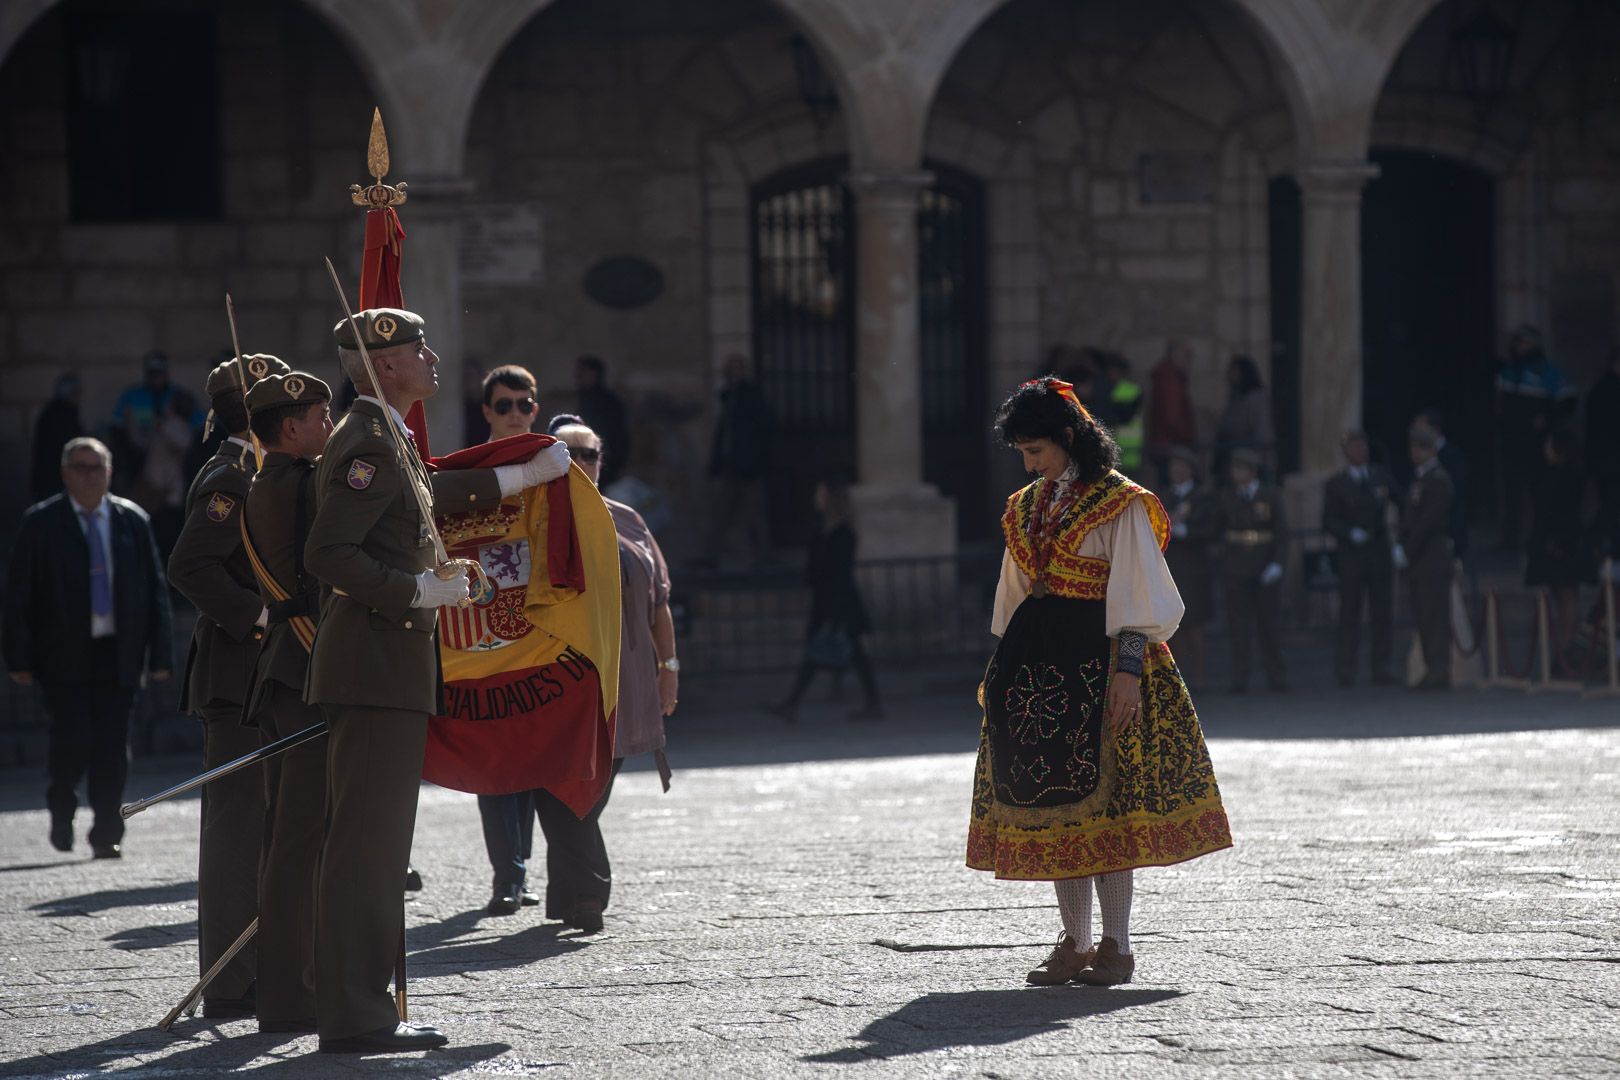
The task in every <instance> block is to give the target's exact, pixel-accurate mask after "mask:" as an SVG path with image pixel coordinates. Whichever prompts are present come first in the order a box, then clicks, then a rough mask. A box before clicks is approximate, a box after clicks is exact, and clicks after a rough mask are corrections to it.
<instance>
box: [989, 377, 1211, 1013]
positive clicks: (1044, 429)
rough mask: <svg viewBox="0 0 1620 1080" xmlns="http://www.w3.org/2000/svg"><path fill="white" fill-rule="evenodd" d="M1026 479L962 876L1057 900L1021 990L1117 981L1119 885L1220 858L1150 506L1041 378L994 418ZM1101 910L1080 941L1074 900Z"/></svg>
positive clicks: (1128, 890)
mask: <svg viewBox="0 0 1620 1080" xmlns="http://www.w3.org/2000/svg"><path fill="white" fill-rule="evenodd" d="M996 424H997V427H998V428H999V430H1000V433H1001V436H1002V438H1003V439H1005V440H1006V442H1007V443H1008V445H1010V446H1013V447H1015V448H1016V449H1017V450H1018V451H1019V453H1020V454H1022V455H1023V461H1024V467H1025V469H1026V470H1028V471H1029V472H1031V473H1037V474H1039V478H1038V479H1037V480H1035V482H1034V483H1032V484H1030V485H1028V486H1027V487H1025V488H1023V489H1022V490H1021V491H1019V492H1017V493H1016V494H1014V495H1013V496H1012V497H1011V498H1010V499H1008V500H1007V509H1006V512H1005V513H1004V514H1003V515H1002V519H1001V524H1002V532H1003V534H1004V535H1005V537H1006V541H1007V553H1006V556H1005V558H1004V559H1003V561H1002V572H1001V580H1000V583H999V584H998V586H997V588H996V602H995V613H994V616H993V618H992V622H991V630H992V631H993V632H994V633H995V634H997V635H998V636H1000V638H1001V643H1000V645H999V646H997V648H996V652H995V655H994V656H992V657H991V659H990V664H989V667H988V668H987V669H986V671H985V676H984V683H983V685H982V686H981V688H980V691H979V694H980V700H981V702H982V703H983V706H984V724H983V728H982V733H981V735H980V741H979V760H978V767H977V770H976V773H975V776H974V784H973V806H972V820H971V822H970V824H969V827H968V847H967V863H968V865H969V866H970V867H972V868H973V869H975V870H989V871H992V872H994V873H995V875H996V877H998V878H1006V879H1010V880H1015V881H1051V882H1054V883H1055V884H1056V886H1057V896H1058V909H1059V911H1060V913H1061V915H1062V920H1063V933H1062V934H1061V935H1060V936H1059V938H1058V944H1057V947H1056V948H1055V949H1053V950H1052V954H1051V955H1050V956H1048V957H1047V959H1046V962H1045V963H1043V964H1042V965H1041V966H1040V967H1038V968H1036V969H1035V970H1033V971H1031V972H1030V973H1029V976H1028V981H1029V982H1031V983H1034V984H1037V985H1043V986H1050V985H1057V984H1059V983H1066V982H1069V981H1071V980H1075V981H1079V982H1083V983H1087V984H1090V985H1093V986H1108V985H1112V984H1115V983H1124V982H1129V981H1130V980H1131V975H1132V973H1133V972H1134V970H1135V967H1136V959H1135V957H1134V955H1133V954H1132V952H1131V936H1130V915H1131V895H1132V887H1133V876H1132V875H1133V873H1134V872H1135V870H1136V868H1137V867H1141V866H1169V865H1171V864H1173V863H1179V862H1183V861H1185V860H1187V859H1192V858H1195V857H1197V856H1199V855H1207V854H1208V853H1210V852H1212V851H1220V850H1222V849H1223V848H1227V847H1230V846H1231V845H1232V835H1231V830H1230V828H1229V827H1228V825H1227V820H1226V811H1225V809H1224V808H1223V807H1222V805H1221V796H1220V791H1219V789H1218V788H1217V787H1216V784H1215V772H1214V769H1213V767H1212V766H1211V765H1210V760H1209V751H1208V749H1207V748H1206V747H1205V745H1204V735H1203V731H1202V729H1201V728H1200V727H1199V724H1198V714H1197V713H1196V712H1194V711H1193V704H1192V698H1191V697H1190V696H1189V695H1188V693H1187V684H1186V683H1185V682H1183V681H1182V678H1181V673H1180V672H1179V671H1178V670H1177V669H1176V664H1175V661H1174V660H1173V659H1172V658H1171V656H1170V649H1169V647H1168V646H1166V645H1165V644H1164V642H1165V641H1166V639H1168V638H1169V637H1170V635H1171V634H1173V633H1174V632H1175V629H1176V625H1177V624H1178V623H1179V622H1180V620H1181V616H1182V611H1183V608H1182V602H1181V597H1180V595H1179V594H1178V593H1177V591H1176V585H1175V582H1174V581H1173V580H1172V579H1171V577H1170V571H1169V569H1168V567H1166V565H1165V561H1164V555H1163V549H1164V545H1165V543H1166V541H1167V540H1168V539H1169V534H1170V522H1169V519H1168V517H1167V516H1166V515H1165V512H1164V508H1163V507H1162V506H1160V505H1159V500H1158V499H1157V498H1156V497H1155V496H1154V495H1153V494H1152V493H1151V492H1149V491H1148V490H1147V489H1146V488H1143V487H1141V486H1139V485H1137V484H1135V483H1133V482H1131V481H1130V480H1128V479H1126V478H1125V477H1124V476H1123V475H1121V474H1120V473H1119V472H1117V471H1116V470H1115V468H1114V466H1115V464H1116V463H1117V462H1118V460H1119V450H1118V448H1117V447H1116V446H1115V445H1114V440H1113V439H1112V438H1111V437H1110V436H1109V434H1108V432H1107V430H1106V429H1105V428H1104V427H1103V426H1102V425H1101V424H1099V423H1097V422H1096V421H1095V420H1093V419H1092V417H1091V415H1090V414H1089V413H1088V412H1086V410H1085V408H1084V406H1082V405H1081V404H1080V399H1079V397H1078V396H1076V394H1075V392H1074V388H1073V387H1072V386H1071V385H1070V384H1068V383H1066V382H1063V381H1062V380H1060V379H1056V378H1052V377H1047V378H1042V379H1036V380H1034V381H1032V382H1028V383H1025V384H1024V385H1022V386H1020V387H1019V388H1018V390H1017V391H1015V392H1014V393H1013V395H1012V396H1011V397H1009V398H1008V399H1007V400H1006V401H1005V402H1003V403H1002V406H1001V408H1000V410H999V411H998V413H997V417H996ZM1093 882H1095V883H1096V889H1097V896H1098V900H1099V902H1100V905H1101V907H1102V935H1103V936H1102V940H1101V941H1100V942H1099V943H1097V944H1095V945H1094V944H1093V941H1092V924H1091V890H1092V884H1093Z"/></svg>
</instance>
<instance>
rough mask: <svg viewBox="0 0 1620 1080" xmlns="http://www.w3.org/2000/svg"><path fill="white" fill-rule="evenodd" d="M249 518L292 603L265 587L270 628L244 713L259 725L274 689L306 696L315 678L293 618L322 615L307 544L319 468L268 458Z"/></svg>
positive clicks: (261, 552)
mask: <svg viewBox="0 0 1620 1080" xmlns="http://www.w3.org/2000/svg"><path fill="white" fill-rule="evenodd" d="M245 512H246V514H247V531H248V536H249V538H250V539H251V540H252V541H253V550H254V553H255V554H257V555H258V557H259V562H260V564H261V565H262V566H263V567H264V568H265V569H266V570H267V571H269V573H270V576H271V577H272V578H274V579H275V582H276V584H277V585H278V586H279V587H280V589H281V591H282V592H284V593H286V594H287V596H288V597H289V599H287V600H285V601H278V600H276V598H275V596H274V595H273V594H272V593H271V592H270V590H268V589H266V588H265V587H264V586H263V585H262V584H261V585H260V589H259V593H260V597H261V598H262V599H263V601H264V604H265V606H266V607H267V608H269V609H270V625H269V626H268V627H267V628H266V632H265V636H264V644H263V646H262V647H261V648H260V649H259V660H258V666H257V667H256V668H255V669H254V672H253V684H252V686H253V689H252V691H251V693H250V700H249V701H248V703H247V708H246V709H245V710H244V718H245V719H246V720H247V721H248V722H249V723H255V722H256V721H255V719H254V717H255V715H256V714H257V712H258V710H259V703H260V701H261V700H262V699H263V698H264V697H265V695H266V693H267V692H268V688H269V684H270V683H280V684H281V685H283V686H285V687H288V688H290V689H291V690H292V691H293V692H294V693H297V694H299V695H302V694H303V692H304V681H305V678H306V676H307V675H308V673H309V653H308V652H307V651H306V650H305V649H304V644H303V642H301V641H299V640H298V635H297V634H295V633H294V632H293V628H292V624H291V623H290V622H289V621H288V616H289V615H291V614H294V613H296V614H302V615H305V616H307V617H308V618H309V620H310V621H311V622H314V621H315V619H316V618H317V616H319V614H320V610H319V602H320V593H319V589H318V588H317V586H316V583H315V579H314V578H313V577H311V576H310V574H309V571H308V570H307V569H306V568H305V566H304V541H305V540H306V539H307V538H308V536H309V528H310V524H311V522H313V521H314V518H315V463H314V462H313V461H309V460H307V459H305V458H300V457H294V456H293V455H291V454H282V453H275V452H272V453H268V454H266V455H265V456H264V467H263V468H262V469H260V470H259V474H258V475H257V476H255V477H254V478H253V487H252V490H250V491H249V492H248V497H247V509H246V511H245Z"/></svg>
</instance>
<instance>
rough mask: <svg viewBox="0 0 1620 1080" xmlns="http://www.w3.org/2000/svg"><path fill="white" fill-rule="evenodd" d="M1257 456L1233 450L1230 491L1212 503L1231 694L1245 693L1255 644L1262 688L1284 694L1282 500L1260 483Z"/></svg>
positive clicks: (1285, 536) (1241, 448)
mask: <svg viewBox="0 0 1620 1080" xmlns="http://www.w3.org/2000/svg"><path fill="white" fill-rule="evenodd" d="M1260 462H1261V458H1260V452H1259V451H1258V450H1255V449H1253V448H1252V447H1248V446H1239V447H1235V448H1234V449H1233V450H1232V465H1231V479H1232V486H1231V487H1230V488H1227V489H1226V490H1225V491H1222V492H1221V493H1220V497H1219V499H1218V501H1217V503H1216V506H1217V510H1218V518H1217V520H1218V521H1219V528H1220V531H1221V536H1222V539H1223V540H1224V541H1225V543H1226V554H1225V557H1224V559H1223V560H1222V567H1221V569H1222V572H1223V579H1224V582H1225V586H1226V618H1227V623H1228V625H1229V626H1230V627H1231V632H1232V692H1233V693H1234V694H1241V693H1243V692H1244V691H1246V690H1247V689H1248V688H1249V650H1250V647H1251V646H1252V644H1253V643H1254V641H1256V640H1258V641H1259V642H1260V662H1261V665H1262V666H1263V667H1264V668H1265V669H1266V684H1267V685H1268V686H1270V687H1271V689H1273V690H1286V689H1287V688H1288V683H1287V680H1286V678H1285V677H1284V675H1283V661H1282V639H1281V633H1282V628H1281V626H1280V625H1279V624H1280V619H1281V606H1282V579H1283V560H1284V559H1286V558H1287V557H1288V554H1287V552H1288V524H1287V522H1286V521H1284V519H1283V508H1282V495H1281V493H1280V492H1278V491H1277V489H1276V488H1274V487H1272V486H1271V485H1269V484H1264V483H1261V481H1260Z"/></svg>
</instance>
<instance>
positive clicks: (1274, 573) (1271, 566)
mask: <svg viewBox="0 0 1620 1080" xmlns="http://www.w3.org/2000/svg"><path fill="white" fill-rule="evenodd" d="M1282 576H1283V568H1282V563H1267V564H1266V568H1265V569H1264V570H1262V571H1260V584H1262V585H1275V584H1277V582H1279V581H1281V580H1282Z"/></svg>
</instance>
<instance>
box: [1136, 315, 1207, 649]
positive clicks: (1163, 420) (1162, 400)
mask: <svg viewBox="0 0 1620 1080" xmlns="http://www.w3.org/2000/svg"><path fill="white" fill-rule="evenodd" d="M1192 358H1193V352H1192V347H1191V346H1189V345H1188V344H1187V343H1186V342H1185V341H1182V340H1180V339H1172V340H1170V341H1169V342H1167V343H1166V344H1165V347H1164V356H1163V357H1162V358H1161V359H1160V360H1159V362H1158V363H1157V364H1155V365H1154V366H1153V370H1152V371H1151V372H1150V373H1149V374H1148V380H1149V381H1148V399H1147V431H1146V439H1147V455H1148V458H1149V460H1150V461H1151V462H1152V463H1153V465H1154V467H1155V468H1156V469H1158V470H1159V474H1160V475H1159V476H1158V477H1155V479H1156V480H1157V479H1163V478H1165V477H1167V476H1168V475H1169V473H1168V472H1167V470H1168V469H1169V466H1170V456H1171V451H1172V449H1173V448H1174V447H1178V446H1180V447H1188V448H1191V447H1195V446H1197V445H1198V422H1197V420H1196V419H1194V417H1193V404H1192V389H1191V372H1192ZM1173 482H1174V481H1172V483H1173ZM1184 622H1185V621H1184Z"/></svg>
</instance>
